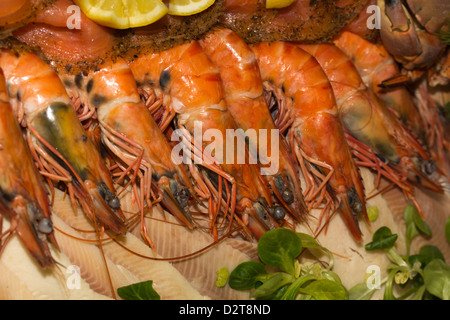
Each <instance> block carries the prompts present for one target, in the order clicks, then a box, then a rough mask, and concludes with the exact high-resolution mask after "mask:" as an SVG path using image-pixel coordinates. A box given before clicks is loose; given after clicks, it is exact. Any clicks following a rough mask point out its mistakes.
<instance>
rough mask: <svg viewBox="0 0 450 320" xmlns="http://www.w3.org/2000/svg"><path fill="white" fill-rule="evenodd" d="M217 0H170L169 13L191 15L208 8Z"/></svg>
mask: <svg viewBox="0 0 450 320" xmlns="http://www.w3.org/2000/svg"><path fill="white" fill-rule="evenodd" d="M214 2H215V0H170V2H169V14H171V15H174V16H190V15H193V14H196V13H199V12H202V11H203V10H206V9H208V8H209V7H210V6H211V5H212V4H213V3H214Z"/></svg>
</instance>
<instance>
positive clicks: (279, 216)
mask: <svg viewBox="0 0 450 320" xmlns="http://www.w3.org/2000/svg"><path fill="white" fill-rule="evenodd" d="M285 216H286V211H285V210H284V208H283V207H275V208H274V209H273V217H274V219H275V220H283V219H284V217H285Z"/></svg>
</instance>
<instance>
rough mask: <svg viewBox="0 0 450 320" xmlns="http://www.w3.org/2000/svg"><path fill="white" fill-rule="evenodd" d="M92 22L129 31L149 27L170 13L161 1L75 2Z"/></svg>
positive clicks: (100, 0) (93, 0) (111, 0)
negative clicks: (129, 29) (128, 29)
mask: <svg viewBox="0 0 450 320" xmlns="http://www.w3.org/2000/svg"><path fill="white" fill-rule="evenodd" d="M74 1H75V4H76V5H78V6H79V7H80V8H81V11H83V13H84V14H85V15H86V16H87V17H88V18H89V19H91V20H93V21H95V22H97V23H98V24H101V25H103V26H106V27H110V28H115V29H127V28H135V27H142V26H146V25H149V24H151V23H153V22H155V21H157V20H159V19H160V18H162V17H163V16H164V15H166V14H167V13H168V11H169V9H168V8H167V6H166V5H165V4H164V3H163V2H162V1H160V0H74Z"/></svg>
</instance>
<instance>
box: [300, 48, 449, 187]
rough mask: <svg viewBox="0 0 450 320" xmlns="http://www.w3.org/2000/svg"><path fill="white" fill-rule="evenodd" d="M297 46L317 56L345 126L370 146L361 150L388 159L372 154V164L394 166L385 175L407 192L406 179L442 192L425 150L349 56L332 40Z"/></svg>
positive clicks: (361, 141) (360, 152)
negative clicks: (329, 42)
mask: <svg viewBox="0 0 450 320" xmlns="http://www.w3.org/2000/svg"><path fill="white" fill-rule="evenodd" d="M299 46H300V47H301V48H302V49H304V50H306V51H307V52H309V53H311V54H312V55H313V56H314V57H315V58H316V59H317V61H318V62H319V63H320V65H321V66H322V68H323V70H324V71H325V73H326V74H327V76H328V78H329V79H330V82H331V84H332V86H333V91H334V94H335V96H336V100H337V105H338V109H339V116H340V119H341V120H342V123H343V124H344V127H345V129H346V130H347V131H348V132H349V133H350V135H351V136H352V137H353V138H355V139H356V140H357V141H359V143H362V144H363V145H365V146H367V147H369V150H368V151H367V150H366V151H364V152H369V153H372V154H376V155H377V156H378V157H381V159H383V161H387V162H388V165H387V166H385V164H383V163H382V162H381V161H379V160H377V159H376V158H373V157H372V159H373V162H371V166H373V167H376V169H377V170H379V169H380V167H384V168H388V167H389V169H388V170H390V168H394V169H395V170H394V171H397V174H394V173H393V171H390V173H387V174H386V175H385V176H386V177H388V178H390V179H391V180H392V181H393V182H395V183H396V184H397V185H398V186H400V187H401V188H402V189H403V190H404V191H405V193H407V194H408V195H410V196H411V195H412V194H413V192H414V191H413V188H412V186H411V185H408V183H404V182H406V179H409V181H418V182H420V183H421V184H422V185H424V186H426V187H428V188H431V189H433V190H435V191H437V192H442V190H441V188H440V187H439V186H438V185H437V184H436V182H435V181H433V180H432V179H431V178H430V175H431V174H432V173H433V172H434V170H435V168H434V163H433V161H432V160H431V159H430V157H429V155H428V153H427V152H426V150H425V149H424V148H423V147H422V145H421V144H420V143H419V142H418V141H417V140H416V139H415V138H414V136H413V135H412V134H411V133H410V132H409V131H408V130H407V129H406V128H405V127H404V126H403V125H401V123H400V120H398V119H397V118H396V117H395V115H394V114H393V113H392V112H391V111H390V110H389V109H387V108H386V106H385V105H384V104H383V103H382V102H381V101H380V100H379V99H378V98H377V97H376V96H375V94H374V93H373V91H371V90H370V89H369V88H368V87H367V86H366V85H365V84H364V82H363V80H362V79H361V76H360V75H359V73H358V71H357V69H356V68H355V66H354V64H353V62H352V61H351V60H350V58H349V57H347V55H346V54H345V53H344V52H342V51H341V50H340V49H339V48H338V47H336V46H335V45H333V44H319V45H299ZM349 137H350V136H349ZM354 142H356V141H355V140H354ZM354 146H355V147H356V144H354ZM362 152H363V151H362V149H359V152H354V153H355V155H357V156H362ZM363 158H364V160H363ZM360 159H361V160H362V162H360V164H363V162H365V161H367V160H368V159H367V158H366V157H362V158H360ZM374 163H376V164H375V165H374ZM365 164H367V162H365Z"/></svg>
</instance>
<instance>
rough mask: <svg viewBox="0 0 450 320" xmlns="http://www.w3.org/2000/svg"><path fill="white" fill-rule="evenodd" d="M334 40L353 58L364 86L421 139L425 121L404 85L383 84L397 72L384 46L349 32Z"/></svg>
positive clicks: (393, 61)
mask: <svg viewBox="0 0 450 320" xmlns="http://www.w3.org/2000/svg"><path fill="white" fill-rule="evenodd" d="M333 43H334V44H335V45H336V46H337V47H338V48H339V49H341V50H342V51H343V52H345V54H347V56H348V57H349V58H350V59H351V60H352V61H353V63H354V65H355V67H356V69H357V70H358V72H359V74H360V76H361V78H362V79H363V81H364V83H365V84H366V86H367V87H369V88H371V89H372V90H373V91H374V92H375V94H377V96H378V97H379V98H380V99H381V100H382V101H383V102H384V104H385V105H386V106H387V107H388V108H390V109H392V110H394V112H396V114H397V115H398V117H399V118H400V119H401V120H402V122H403V123H404V124H405V125H406V126H407V127H408V129H409V130H411V131H412V132H413V133H414V134H415V136H416V137H417V138H419V139H421V140H422V141H424V137H425V132H424V130H425V127H424V123H423V121H422V118H421V115H420V113H419V110H418V109H417V107H416V106H415V105H414V101H413V98H412V96H411V94H410V93H409V92H408V89H407V88H406V87H405V86H396V87H394V88H383V86H382V83H383V81H385V80H388V79H390V78H392V77H395V76H398V75H399V74H400V70H399V67H398V65H397V64H396V62H395V60H394V58H393V57H392V56H391V55H390V54H389V53H388V52H387V51H386V49H385V48H384V46H383V45H382V44H375V43H372V42H369V41H367V40H365V39H363V38H361V37H360V36H358V35H356V34H354V33H351V32H341V33H340V34H339V35H338V36H337V37H335V38H334V39H333Z"/></svg>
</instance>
